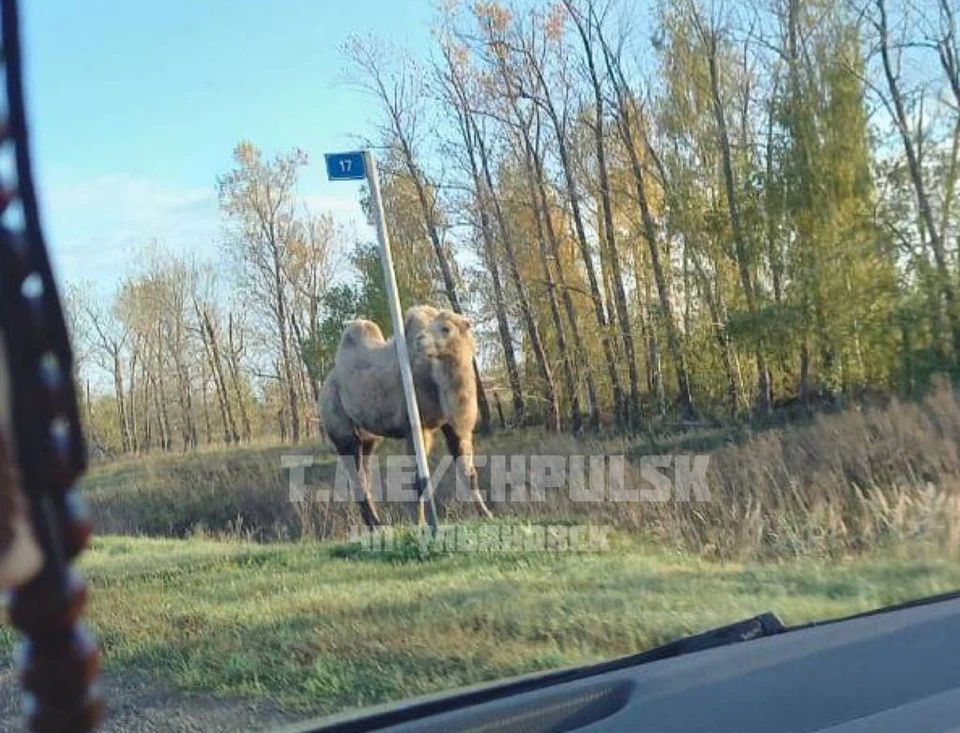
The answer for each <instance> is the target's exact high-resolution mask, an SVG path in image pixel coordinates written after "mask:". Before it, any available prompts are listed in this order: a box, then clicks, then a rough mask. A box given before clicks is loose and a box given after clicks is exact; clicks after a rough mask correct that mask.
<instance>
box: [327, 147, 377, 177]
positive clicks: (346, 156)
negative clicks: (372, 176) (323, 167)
mask: <svg viewBox="0 0 960 733" xmlns="http://www.w3.org/2000/svg"><path fill="white" fill-rule="evenodd" d="M324 158H325V159H326V161H327V178H329V179H330V180H331V181H357V180H361V179H363V178H366V177H367V170H366V165H365V162H366V161H364V158H363V153H362V152H359V151H357V152H352V153H327V154H326V155H325V156H324Z"/></svg>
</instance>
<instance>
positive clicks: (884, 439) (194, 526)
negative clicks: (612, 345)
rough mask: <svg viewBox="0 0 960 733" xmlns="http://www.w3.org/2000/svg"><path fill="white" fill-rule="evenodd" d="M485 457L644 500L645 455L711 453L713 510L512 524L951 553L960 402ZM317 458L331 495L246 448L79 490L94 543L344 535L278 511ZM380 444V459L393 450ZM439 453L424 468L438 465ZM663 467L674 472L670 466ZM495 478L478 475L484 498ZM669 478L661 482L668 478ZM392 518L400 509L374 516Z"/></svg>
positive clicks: (652, 506) (509, 437) (773, 548)
mask: <svg viewBox="0 0 960 733" xmlns="http://www.w3.org/2000/svg"><path fill="white" fill-rule="evenodd" d="M476 443H477V448H476V449H477V453H478V454H480V455H488V456H489V455H525V456H531V455H553V456H556V455H570V454H580V455H601V454H602V455H622V456H625V457H626V459H627V464H626V475H625V479H626V487H627V488H643V487H644V486H646V485H647V484H646V482H645V479H644V478H643V477H642V476H641V468H640V465H639V464H640V461H641V459H642V457H643V456H644V455H664V454H692V453H699V452H704V451H708V452H709V456H710V468H709V471H708V473H707V482H708V485H709V490H710V495H711V498H712V501H710V502H708V503H698V502H677V501H666V502H659V503H652V502H646V503H614V502H610V501H603V502H598V503H590V504H584V503H578V502H572V501H571V500H570V498H569V496H568V495H567V493H566V492H564V491H563V490H558V489H554V490H551V491H549V492H548V493H547V501H546V502H545V503H527V504H510V505H509V506H507V507H504V511H503V512H502V513H504V514H506V515H509V516H513V517H516V518H521V519H532V518H537V519H542V518H544V517H550V518H554V519H556V518H562V519H573V518H576V519H583V518H589V520H590V521H594V522H598V523H599V522H602V523H605V524H611V525H613V526H616V527H617V528H619V529H621V530H623V531H638V530H640V531H643V532H645V533H647V534H653V535H655V536H656V538H657V541H658V542H660V543H662V544H666V545H670V546H678V547H682V548H684V549H685V550H687V551H689V552H693V553H697V554H701V555H708V556H713V557H716V558H726V559H736V560H749V559H760V558H789V557H801V556H811V555H812V556H819V557H826V556H843V555H846V554H849V553H859V552H873V551H875V550H877V549H879V548H886V547H891V546H895V545H897V544H900V543H907V544H910V543H912V542H913V541H914V540H916V539H918V538H923V539H926V540H927V541H930V542H932V543H934V544H935V545H936V546H945V547H949V548H952V549H953V550H957V549H960V449H958V447H957V446H960V397H958V394H957V392H956V391H955V390H953V389H952V388H951V387H949V386H944V387H941V388H939V389H937V390H935V391H933V392H931V393H930V394H929V395H927V396H926V398H925V399H924V400H923V401H921V402H917V403H902V402H897V401H896V400H892V401H891V402H890V403H889V404H887V405H884V406H882V407H877V408H866V409H850V410H847V411H845V412H838V413H833V414H826V415H817V416H815V417H814V418H812V419H811V420H809V421H807V422H805V423H802V424H793V425H787V426H779V427H769V428H767V429H764V430H761V431H753V430H752V429H751V428H749V427H748V426H745V425H741V426H728V427H726V428H721V427H716V426H714V427H709V428H706V429H698V430H695V431H686V432H674V433H668V432H661V433H658V434H653V433H650V434H648V435H645V436H637V437H633V438H629V439H627V438H612V437H609V436H608V437H591V438H587V439H584V440H576V439H574V438H573V437H572V436H569V435H555V434H554V435H545V434H544V433H542V432H537V431H534V430H524V431H503V432H499V433H494V434H493V435H492V436H490V437H481V438H478V439H477V441H476ZM294 450H296V452H299V453H307V454H311V455H313V457H314V466H313V467H312V468H311V469H309V470H308V473H307V481H308V483H309V484H310V486H312V487H324V486H325V487H327V488H330V487H331V486H332V483H333V479H334V475H335V461H334V456H333V455H332V454H331V452H330V449H329V448H328V447H326V446H325V445H322V444H314V445H303V446H299V447H298V448H296V449H293V448H291V447H289V446H286V447H284V446H280V447H278V446H272V447H271V446H245V447H242V448H236V449H231V450H220V451H216V450H207V451H204V452H201V453H198V454H194V455H188V456H178V455H166V456H148V457H141V458H137V459H126V460H122V461H119V462H116V463H111V464H106V465H100V466H96V467H94V468H93V469H92V470H91V472H90V474H89V475H88V476H87V477H86V478H85V479H84V481H83V484H82V486H83V490H84V492H85V495H86V497H87V499H88V500H89V503H90V505H91V509H92V513H93V517H94V523H95V528H96V530H97V532H98V533H100V534H122V535H146V536H153V537H189V536H197V535H212V536H227V537H244V538H249V539H256V540H258V541H269V542H273V541H281V542H282V541H285V540H290V539H297V538H303V537H306V538H309V539H336V538H343V537H345V536H346V533H347V529H348V527H349V526H350V525H352V524H356V523H357V521H358V517H357V514H356V508H355V507H354V506H353V505H345V504H343V503H337V504H322V505H321V504H316V505H314V506H312V507H307V508H304V507H303V505H295V504H293V503H291V502H290V501H289V500H288V496H289V486H288V477H287V472H286V471H285V470H284V469H282V468H281V456H282V455H283V454H285V453H290V452H294ZM402 450H403V447H402V444H401V443H400V442H399V441H388V442H387V444H385V445H384V447H383V448H382V449H381V455H383V454H384V453H389V452H393V453H395V452H398V451H402ZM442 452H443V451H442V450H441V449H440V448H439V447H438V449H437V450H436V452H435V453H434V459H435V461H436V460H439V457H440V455H441V454H442ZM671 470H672V469H671ZM490 474H491V472H490V470H489V467H487V468H481V469H480V484H481V487H482V488H487V487H489V485H490ZM668 474H669V470H668ZM453 484H454V472H453V471H448V472H447V474H446V476H445V477H444V479H443V480H442V481H440V482H439V485H438V490H437V503H438V510H439V512H440V516H441V518H442V520H443V521H447V522H452V521H457V520H458V518H461V517H463V516H468V517H472V516H473V515H474V513H473V509H472V507H467V508H466V509H464V506H463V505H462V504H457V502H455V501H453V493H454V491H453ZM381 509H382V511H383V513H384V515H385V518H386V519H387V521H389V522H391V523H396V522H397V521H407V520H409V518H410V512H411V509H410V508H409V507H407V508H404V507H398V506H396V505H394V506H383V505H381Z"/></svg>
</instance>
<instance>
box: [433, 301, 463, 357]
mask: <svg viewBox="0 0 960 733" xmlns="http://www.w3.org/2000/svg"><path fill="white" fill-rule="evenodd" d="M472 327H473V324H472V323H471V322H470V320H469V319H468V318H464V317H463V316H461V315H459V314H457V313H454V312H453V311H448V310H443V311H440V313H439V314H437V317H436V318H435V319H434V320H433V322H432V323H431V324H430V328H429V330H428V332H427V338H429V340H430V346H431V347H432V350H433V353H434V354H435V355H436V356H454V355H461V354H463V353H464V352H466V353H468V354H471V355H472V354H473V350H474V341H473V332H472V330H471V329H472Z"/></svg>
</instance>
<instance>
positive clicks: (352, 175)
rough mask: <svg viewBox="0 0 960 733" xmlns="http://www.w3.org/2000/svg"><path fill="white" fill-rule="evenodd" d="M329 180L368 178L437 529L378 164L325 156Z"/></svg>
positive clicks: (361, 156) (425, 489)
mask: <svg viewBox="0 0 960 733" xmlns="http://www.w3.org/2000/svg"><path fill="white" fill-rule="evenodd" d="M325 158H326V163H327V177H328V178H329V179H330V180H331V181H355V180H362V179H363V178H366V179H367V183H368V185H369V186H370V199H371V202H372V204H373V212H372V213H373V220H374V222H375V223H376V227H377V240H378V241H379V243H380V262H381V264H382V265H383V279H384V284H385V286H386V289H387V301H388V302H389V303H390V316H391V318H392V320H393V340H394V343H395V344H396V346H397V360H398V361H399V362H400V379H401V381H402V383H403V394H404V397H405V398H406V402H407V414H408V415H409V418H410V431H411V437H412V439H413V450H414V453H415V454H416V458H417V490H418V494H419V496H420V505H421V508H422V506H423V504H424V502H427V507H426V508H427V521H428V522H429V523H430V527H431V528H432V529H433V530H434V531H436V529H437V508H436V505H435V504H434V500H433V487H432V485H431V482H430V465H429V464H428V463H427V451H426V447H425V446H424V443H423V431H422V429H421V426H420V408H419V407H418V406H417V394H416V390H415V389H414V385H413V371H412V370H411V368H410V356H409V354H408V352H407V339H406V334H405V333H404V330H403V314H402V313H401V312H400V293H399V291H398V290H397V276H396V273H395V272H394V269H393V257H392V256H391V254H390V235H389V234H388V233H387V222H386V217H385V215H384V213H383V200H382V199H381V197H380V177H379V176H378V175H377V161H376V158H374V156H373V152H372V151H370V150H364V151H357V152H350V153H330V154H327V155H326V156H325Z"/></svg>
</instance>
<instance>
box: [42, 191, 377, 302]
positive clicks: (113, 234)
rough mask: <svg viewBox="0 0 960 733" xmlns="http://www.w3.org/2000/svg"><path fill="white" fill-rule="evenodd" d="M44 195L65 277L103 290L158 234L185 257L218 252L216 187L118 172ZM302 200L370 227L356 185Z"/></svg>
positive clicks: (351, 224)
mask: <svg viewBox="0 0 960 733" xmlns="http://www.w3.org/2000/svg"><path fill="white" fill-rule="evenodd" d="M324 188H326V187H324ZM38 195H39V198H40V201H39V203H40V207H41V216H42V218H43V222H44V226H45V230H46V235H47V242H48V246H49V248H50V256H51V259H52V261H53V266H54V268H55V271H56V275H57V278H58V279H59V280H60V281H61V282H73V281H78V280H81V279H82V280H90V281H92V282H93V283H94V284H95V286H96V288H97V290H99V291H101V292H103V293H106V292H109V291H110V290H112V289H113V288H114V287H115V286H116V284H117V283H118V282H119V281H120V279H121V278H122V277H123V276H124V275H125V274H126V273H127V272H129V270H130V268H131V267H132V266H133V265H135V264H136V258H137V256H138V255H139V254H140V252H141V251H142V247H143V246H144V245H146V244H148V243H149V242H151V241H152V240H154V239H156V240H158V241H160V242H161V243H162V244H163V245H164V246H165V247H167V248H169V249H171V250H173V251H175V252H179V253H181V254H184V255H193V254H195V255H197V256H198V257H200V258H205V259H216V258H217V257H218V254H219V253H218V249H219V243H220V242H221V241H222V236H223V234H222V216H221V214H220V211H219V208H218V205H217V196H216V192H215V190H214V189H213V187H212V186H211V187H209V188H207V187H188V186H177V185H171V184H167V183H162V182H159V181H155V180H152V179H149V178H146V177H138V176H134V175H129V174H112V175H104V176H97V177H94V178H88V179H85V180H81V181H78V182H71V183H54V184H52V185H48V186H46V187H44V188H43V189H41V190H40V191H38ZM300 198H301V200H302V201H303V202H304V204H306V206H307V207H308V208H309V209H310V210H311V211H313V212H315V213H321V212H328V213H330V214H332V215H333V217H334V218H335V219H336V220H337V221H338V222H340V223H342V224H343V225H345V227H346V228H347V229H348V230H349V231H359V232H365V231H366V230H367V229H368V227H367V224H366V222H365V221H364V218H363V212H362V210H361V208H360V204H359V200H358V197H357V193H356V191H350V190H345V191H343V193H340V192H328V191H323V190H319V191H318V190H311V191H306V192H303V193H302V194H301V197H300ZM370 234H371V236H372V232H370Z"/></svg>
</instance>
